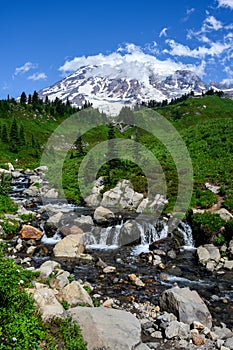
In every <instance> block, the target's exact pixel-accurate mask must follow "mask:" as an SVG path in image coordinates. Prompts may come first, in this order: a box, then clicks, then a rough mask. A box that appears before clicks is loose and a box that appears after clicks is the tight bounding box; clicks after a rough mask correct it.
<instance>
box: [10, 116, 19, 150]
mask: <svg viewBox="0 0 233 350" xmlns="http://www.w3.org/2000/svg"><path fill="white" fill-rule="evenodd" d="M10 141H11V144H10V150H11V152H13V153H17V152H18V146H19V133H18V125H17V121H16V119H15V118H14V119H13V121H12V124H11V128H10Z"/></svg>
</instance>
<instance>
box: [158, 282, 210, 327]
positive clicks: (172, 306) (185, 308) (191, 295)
mask: <svg viewBox="0 0 233 350" xmlns="http://www.w3.org/2000/svg"><path fill="white" fill-rule="evenodd" d="M160 307H161V309H163V310H166V311H168V312H172V313H173V314H174V315H176V317H177V318H178V320H179V321H181V322H184V323H187V324H192V323H193V322H194V321H199V322H201V323H202V324H203V325H205V326H206V327H208V328H209V329H210V328H211V327H212V316H211V314H210V312H209V310H208V308H207V306H206V304H205V303H204V301H203V300H202V299H201V297H200V296H199V294H198V293H197V292H196V291H194V290H193V291H191V290H190V289H189V288H179V287H174V288H171V289H167V290H166V291H164V292H163V293H162V296H161V297H160Z"/></svg>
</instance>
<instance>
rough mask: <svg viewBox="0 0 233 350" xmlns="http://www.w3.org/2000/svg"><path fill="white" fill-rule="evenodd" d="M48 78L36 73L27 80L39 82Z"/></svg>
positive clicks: (43, 74)
mask: <svg viewBox="0 0 233 350" xmlns="http://www.w3.org/2000/svg"><path fill="white" fill-rule="evenodd" d="M46 78H47V75H46V74H45V73H34V74H32V75H30V76H29V77H28V78H27V79H28V80H33V81H37V80H43V79H46Z"/></svg>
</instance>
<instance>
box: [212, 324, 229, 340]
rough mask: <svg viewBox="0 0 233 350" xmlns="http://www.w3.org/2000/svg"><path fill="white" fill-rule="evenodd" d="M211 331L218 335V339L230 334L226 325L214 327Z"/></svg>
mask: <svg viewBox="0 0 233 350" xmlns="http://www.w3.org/2000/svg"><path fill="white" fill-rule="evenodd" d="M213 331H214V333H215V334H216V335H217V336H218V337H219V339H224V338H227V337H231V336H232V332H231V330H230V329H228V328H226V327H214V328H213Z"/></svg>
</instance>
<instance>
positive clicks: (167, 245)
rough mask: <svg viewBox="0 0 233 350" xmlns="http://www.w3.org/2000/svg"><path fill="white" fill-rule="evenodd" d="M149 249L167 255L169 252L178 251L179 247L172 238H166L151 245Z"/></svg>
mask: <svg viewBox="0 0 233 350" xmlns="http://www.w3.org/2000/svg"><path fill="white" fill-rule="evenodd" d="M149 249H150V250H153V251H154V250H157V249H159V250H162V251H164V252H165V253H166V254H167V252H168V251H169V250H176V249H177V245H176V243H175V242H174V240H173V239H172V238H171V237H166V238H162V239H160V240H158V241H155V242H153V243H151V244H150V245H149Z"/></svg>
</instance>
